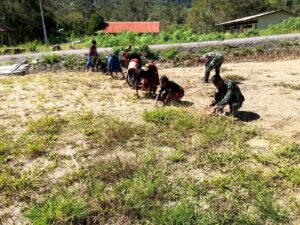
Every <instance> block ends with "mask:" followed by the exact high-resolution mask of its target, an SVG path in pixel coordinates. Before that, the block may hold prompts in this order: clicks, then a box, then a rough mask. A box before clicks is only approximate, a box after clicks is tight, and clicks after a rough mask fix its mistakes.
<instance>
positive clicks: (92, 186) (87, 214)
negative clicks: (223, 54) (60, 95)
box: [0, 107, 299, 225]
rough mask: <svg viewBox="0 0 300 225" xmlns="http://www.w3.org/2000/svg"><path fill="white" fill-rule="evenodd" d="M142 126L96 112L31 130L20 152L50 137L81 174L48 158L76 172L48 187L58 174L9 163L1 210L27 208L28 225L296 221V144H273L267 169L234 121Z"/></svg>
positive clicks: (160, 116) (187, 117)
mask: <svg viewBox="0 0 300 225" xmlns="http://www.w3.org/2000/svg"><path fill="white" fill-rule="evenodd" d="M142 118H143V120H144V121H143V122H139V120H135V121H134V122H131V121H124V120H121V119H117V118H115V117H112V116H105V115H103V114H95V113H91V112H90V113H76V114H69V115H66V116H63V117H51V116H47V117H42V118H41V119H39V120H36V121H31V122H29V123H28V124H27V129H26V131H25V132H24V134H21V136H22V137H23V138H24V135H25V137H26V138H24V139H23V140H26V141H25V142H23V143H26V144H28V143H32V140H36V137H45V138H44V139H43V138H42V140H47V142H43V141H42V144H43V146H44V147H43V148H44V149H47V150H49V149H56V148H58V146H60V145H61V143H63V141H64V140H65V139H64V138H65V136H67V135H68V140H67V142H68V143H67V144H68V146H69V145H70V146H71V147H72V148H73V146H74V148H76V149H77V150H78V151H75V150H74V151H73V152H74V153H73V154H74V160H76V161H77V164H78V167H76V166H74V165H73V162H72V161H71V160H72V159H69V157H66V156H64V157H58V153H57V155H55V154H53V155H50V154H49V157H48V158H47V160H49V161H51V160H54V161H55V163H56V164H55V165H57V166H60V165H64V166H65V165H66V167H68V169H69V168H71V169H69V170H67V172H66V173H64V175H62V176H61V177H59V179H54V180H51V179H49V177H52V176H53V174H52V171H49V170H48V171H44V170H41V169H39V168H36V170H37V171H36V172H30V171H29V172H28V171H22V170H20V168H23V167H22V166H23V165H22V166H19V167H17V168H16V169H12V167H11V166H10V165H9V164H8V163H5V164H4V165H5V166H4V165H1V166H0V172H1V175H0V191H1V194H2V193H4V194H2V195H1V196H0V201H1V202H4V203H5V206H6V205H7V206H9V205H10V202H13V203H15V202H20V201H23V202H26V208H24V211H25V213H24V215H26V217H27V218H28V219H29V222H30V223H32V224H45V225H46V224H158V225H159V224H162V225H167V224H195V225H196V224H200V225H201V224H203V225H204V224H282V223H288V222H290V221H292V220H293V219H295V215H294V214H295V212H296V210H295V209H296V208H297V204H296V203H291V202H290V199H291V198H292V197H294V196H293V194H294V192H295V189H296V187H297V185H299V170H298V168H297V165H298V164H297V162H298V161H299V160H298V158H299V157H298V155H299V154H298V153H299V145H298V144H295V143H287V142H280V141H276V145H272V144H270V151H268V153H267V154H266V155H264V157H265V159H266V160H262V159H260V158H259V157H257V156H255V155H254V154H253V152H252V151H251V147H250V146H248V145H247V144H246V143H247V141H248V140H249V139H251V138H252V137H255V136H257V135H259V131H258V130H257V129H256V128H255V127H254V128H253V127H250V126H246V125H245V124H243V123H241V122H238V121H234V120H233V119H231V118H224V117H213V116H208V115H204V114H200V113H198V112H195V111H193V110H190V109H182V108H173V107H164V108H159V109H154V110H149V111H145V112H144V113H143V114H142ZM3 132H4V134H3V135H4V137H5V135H6V134H5V131H3ZM78 137H80V141H78ZM0 140H1V139H0ZM17 140H19V139H17ZM24 146H27V145H24ZM72 150H73V149H72ZM43 156H45V157H46V156H48V155H47V154H45V155H43ZM45 157H40V158H37V160H38V159H43V158H45ZM37 160H36V161H37ZM266 161H268V162H266ZM269 161H270V162H269ZM55 169H64V168H55ZM56 171H57V170H56ZM58 171H60V170H58ZM33 193H34V195H33ZM16 199H17V200H18V201H15V200H16Z"/></svg>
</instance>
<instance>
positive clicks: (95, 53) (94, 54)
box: [89, 45, 98, 57]
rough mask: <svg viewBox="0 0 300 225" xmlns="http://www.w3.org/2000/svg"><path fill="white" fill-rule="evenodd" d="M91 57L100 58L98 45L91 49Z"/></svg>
mask: <svg viewBox="0 0 300 225" xmlns="http://www.w3.org/2000/svg"><path fill="white" fill-rule="evenodd" d="M89 56H94V57H96V56H98V53H97V47H96V45H92V46H91V47H90V51H89Z"/></svg>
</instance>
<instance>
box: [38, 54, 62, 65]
mask: <svg viewBox="0 0 300 225" xmlns="http://www.w3.org/2000/svg"><path fill="white" fill-rule="evenodd" d="M60 60H61V56H60V55H57V54H52V55H43V56H42V62H45V63H48V64H54V63H58V62H60Z"/></svg>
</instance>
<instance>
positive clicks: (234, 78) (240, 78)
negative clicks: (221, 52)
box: [224, 74, 247, 83]
mask: <svg viewBox="0 0 300 225" xmlns="http://www.w3.org/2000/svg"><path fill="white" fill-rule="evenodd" d="M224 79H225V80H231V81H233V82H236V83H240V82H242V81H245V80H247V79H246V78H245V77H243V76H240V75H235V74H229V75H226V76H224Z"/></svg>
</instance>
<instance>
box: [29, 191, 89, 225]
mask: <svg viewBox="0 0 300 225" xmlns="http://www.w3.org/2000/svg"><path fill="white" fill-rule="evenodd" d="M86 214H87V211H86V203H85V201H84V200H83V199H81V198H80V197H75V196H72V194H68V193H65V194H62V195H61V196H56V197H50V198H48V199H46V200H45V201H44V202H43V203H41V204H35V205H33V206H32V208H31V209H30V211H29V212H28V214H27V217H28V218H29V219H30V220H31V222H32V224H35V225H44V224H82V223H84V222H85V221H84V220H83V218H84V217H85V216H86Z"/></svg>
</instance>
